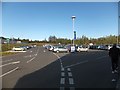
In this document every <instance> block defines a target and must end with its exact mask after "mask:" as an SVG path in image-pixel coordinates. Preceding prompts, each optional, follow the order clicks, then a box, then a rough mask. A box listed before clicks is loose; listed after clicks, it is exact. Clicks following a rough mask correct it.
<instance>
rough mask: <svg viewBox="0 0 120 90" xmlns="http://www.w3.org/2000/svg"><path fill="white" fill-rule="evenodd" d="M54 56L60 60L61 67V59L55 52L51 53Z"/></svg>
mask: <svg viewBox="0 0 120 90" xmlns="http://www.w3.org/2000/svg"><path fill="white" fill-rule="evenodd" d="M53 54H54V55H55V56H57V58H58V59H59V60H60V64H61V68H63V64H62V60H61V58H60V57H59V56H58V55H57V54H56V53H53Z"/></svg>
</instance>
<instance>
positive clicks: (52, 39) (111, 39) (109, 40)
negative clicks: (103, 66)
mask: <svg viewBox="0 0 120 90" xmlns="http://www.w3.org/2000/svg"><path fill="white" fill-rule="evenodd" d="M0 38H1V39H5V38H4V37H0ZM10 40H12V38H11V39H10ZM14 40H18V41H21V42H25V43H54V44H58V43H61V44H72V42H73V40H71V39H68V38H57V37H56V36H52V35H51V36H49V38H48V40H46V39H45V40H42V41H40V40H29V39H20V38H17V39H16V38H14ZM117 42H118V43H119V44H120V35H119V36H118V37H117V36H115V35H109V36H105V37H100V38H88V37H87V36H85V35H83V36H81V37H79V38H77V39H76V40H74V43H75V44H89V43H93V44H113V43H117Z"/></svg>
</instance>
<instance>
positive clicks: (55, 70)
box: [0, 47, 118, 90]
mask: <svg viewBox="0 0 120 90" xmlns="http://www.w3.org/2000/svg"><path fill="white" fill-rule="evenodd" d="M0 63H1V65H0V68H2V75H0V77H1V78H2V87H3V88H58V89H59V90H65V89H66V88H68V89H70V90H76V89H79V88H113V89H114V88H116V84H117V82H112V79H113V78H115V79H116V80H117V79H118V74H112V73H111V61H110V58H109V56H108V51H97V50H91V51H89V52H76V53H53V52H50V51H47V50H46V49H44V48H43V47H36V48H32V49H29V50H28V51H27V52H23V53H19V54H16V55H12V56H6V57H3V58H2V61H0Z"/></svg>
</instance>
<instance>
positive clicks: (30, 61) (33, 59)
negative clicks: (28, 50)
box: [27, 57, 35, 63]
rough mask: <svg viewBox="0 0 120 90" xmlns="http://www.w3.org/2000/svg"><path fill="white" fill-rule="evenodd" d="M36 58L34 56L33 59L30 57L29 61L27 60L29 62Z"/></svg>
mask: <svg viewBox="0 0 120 90" xmlns="http://www.w3.org/2000/svg"><path fill="white" fill-rule="evenodd" d="M34 59H35V57H33V58H32V59H30V60H29V61H27V63H29V62H31V61H32V60H34Z"/></svg>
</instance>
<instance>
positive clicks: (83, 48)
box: [77, 46, 89, 52]
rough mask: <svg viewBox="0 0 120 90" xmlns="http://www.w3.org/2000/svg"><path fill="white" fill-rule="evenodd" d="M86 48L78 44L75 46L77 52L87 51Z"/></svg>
mask: <svg viewBox="0 0 120 90" xmlns="http://www.w3.org/2000/svg"><path fill="white" fill-rule="evenodd" d="M88 50H89V48H88V47H79V46H78V48H77V51H78V52H81V51H85V52H87V51H88Z"/></svg>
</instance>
